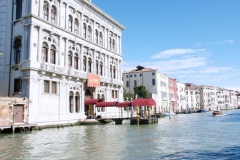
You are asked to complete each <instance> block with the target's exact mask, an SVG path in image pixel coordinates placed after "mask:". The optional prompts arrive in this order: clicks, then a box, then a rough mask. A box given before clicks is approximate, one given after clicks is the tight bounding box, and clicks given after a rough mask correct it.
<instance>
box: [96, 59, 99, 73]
mask: <svg viewBox="0 0 240 160" xmlns="http://www.w3.org/2000/svg"><path fill="white" fill-rule="evenodd" d="M98 66H99V64H98V61H96V74H98Z"/></svg>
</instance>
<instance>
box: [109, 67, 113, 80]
mask: <svg viewBox="0 0 240 160" xmlns="http://www.w3.org/2000/svg"><path fill="white" fill-rule="evenodd" d="M112 70H113V69H112V66H110V78H113V77H112Z"/></svg>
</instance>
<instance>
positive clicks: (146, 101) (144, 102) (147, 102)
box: [132, 98, 156, 106]
mask: <svg viewBox="0 0 240 160" xmlns="http://www.w3.org/2000/svg"><path fill="white" fill-rule="evenodd" d="M137 105H138V106H156V102H155V100H154V99H152V98H139V99H134V100H133V102H132V106H137Z"/></svg>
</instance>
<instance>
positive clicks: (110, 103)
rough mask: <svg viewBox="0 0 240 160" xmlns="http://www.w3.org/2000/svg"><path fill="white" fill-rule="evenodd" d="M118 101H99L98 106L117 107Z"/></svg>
mask: <svg viewBox="0 0 240 160" xmlns="http://www.w3.org/2000/svg"><path fill="white" fill-rule="evenodd" d="M116 103H118V102H98V103H97V104H96V107H115V106H116Z"/></svg>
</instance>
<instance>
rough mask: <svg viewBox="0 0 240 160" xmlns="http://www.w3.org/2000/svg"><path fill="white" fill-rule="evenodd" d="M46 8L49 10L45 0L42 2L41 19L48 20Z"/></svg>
mask: <svg viewBox="0 0 240 160" xmlns="http://www.w3.org/2000/svg"><path fill="white" fill-rule="evenodd" d="M48 10H49V5H48V3H47V2H46V1H44V3H43V19H45V20H46V21H48Z"/></svg>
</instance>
